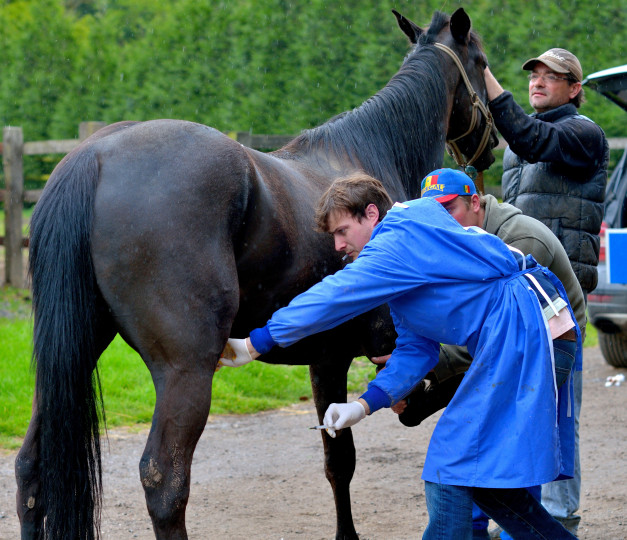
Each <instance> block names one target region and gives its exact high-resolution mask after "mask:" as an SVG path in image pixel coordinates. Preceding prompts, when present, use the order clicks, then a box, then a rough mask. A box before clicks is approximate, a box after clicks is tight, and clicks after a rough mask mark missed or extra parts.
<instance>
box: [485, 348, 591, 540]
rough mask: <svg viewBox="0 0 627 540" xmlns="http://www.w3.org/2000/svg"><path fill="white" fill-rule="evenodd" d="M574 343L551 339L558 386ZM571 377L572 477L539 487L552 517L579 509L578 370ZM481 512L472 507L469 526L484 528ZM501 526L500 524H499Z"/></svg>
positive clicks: (535, 490)
mask: <svg viewBox="0 0 627 540" xmlns="http://www.w3.org/2000/svg"><path fill="white" fill-rule="evenodd" d="M576 352H577V343H576V342H574V341H565V340H563V339H555V340H553V356H554V358H555V382H556V384H557V387H558V388H559V387H561V386H562V385H563V384H564V383H565V382H566V381H567V379H568V375H569V373H570V372H571V369H572V367H573V364H574V363H575V354H576ZM573 380H574V383H575V384H574V386H575V391H574V394H575V395H574V404H575V476H574V478H572V479H571V480H559V481H557V482H551V483H549V484H545V485H544V486H543V487H542V504H543V505H544V506H545V507H546V509H547V510H548V511H549V513H550V514H551V515H552V516H555V517H561V518H567V517H570V516H572V515H573V514H574V512H575V510H577V508H579V486H580V484H581V469H580V467H579V409H580V408H581V387H582V385H581V372H580V371H576V372H574V375H573ZM529 489H530V491H531V492H532V495H533V496H534V497H535V498H536V499H539V497H540V486H534V487H532V488H529ZM487 521H488V520H487V519H486V516H485V514H483V513H482V511H481V509H479V508H478V507H473V528H474V529H476V530H481V529H483V528H487V526H488V523H487ZM501 526H502V525H501ZM510 539H511V536H510V535H509V534H507V532H505V531H504V532H502V533H501V540H510Z"/></svg>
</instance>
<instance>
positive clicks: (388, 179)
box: [284, 68, 451, 199]
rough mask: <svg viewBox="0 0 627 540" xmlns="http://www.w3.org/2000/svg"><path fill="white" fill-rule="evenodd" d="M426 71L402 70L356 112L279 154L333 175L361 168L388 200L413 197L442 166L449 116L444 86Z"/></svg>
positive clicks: (433, 72) (436, 73)
mask: <svg viewBox="0 0 627 540" xmlns="http://www.w3.org/2000/svg"><path fill="white" fill-rule="evenodd" d="M429 69H430V71H429V73H428V74H425V73H422V72H419V71H417V70H416V69H405V70H403V69H401V71H400V72H399V73H398V74H397V75H396V76H395V77H394V78H393V79H392V80H391V81H390V82H389V83H388V84H387V85H386V86H385V88H383V89H382V90H381V91H380V92H378V93H377V94H376V95H375V96H373V97H371V98H369V99H368V100H366V101H365V102H364V103H363V104H362V105H361V106H360V107H358V108H356V109H354V110H352V111H349V112H346V113H344V114H342V115H339V116H338V117H335V118H334V119H332V120H329V121H328V122H326V123H325V124H322V125H321V126H319V127H317V128H314V129H312V130H308V131H306V132H304V133H303V135H301V136H300V137H298V138H297V139H295V141H294V142H293V143H292V144H291V145H288V146H287V147H286V148H285V149H284V150H289V151H290V152H291V153H296V154H299V155H300V156H301V157H305V158H306V159H308V160H313V161H314V162H315V163H316V164H317V165H318V166H321V167H323V168H327V170H329V171H336V172H337V174H338V175H341V174H342V173H345V172H346V171H348V170H351V169H362V170H364V171H365V172H367V173H368V174H370V175H371V176H374V177H375V178H378V179H379V180H381V181H382V182H383V184H384V185H385V186H386V188H388V189H389V190H391V191H392V192H393V193H391V195H392V196H397V197H399V198H408V199H409V198H416V197H417V196H418V195H419V192H420V182H421V181H422V178H423V177H424V176H425V175H426V174H427V173H428V172H430V171H432V170H434V169H437V168H439V167H441V166H442V160H443V156H444V145H445V138H446V133H445V131H446V127H447V125H448V116H449V115H450V103H451V100H450V99H449V98H448V96H447V92H449V91H448V90H447V87H446V86H447V81H446V80H445V78H444V77H443V76H442V75H441V74H440V73H439V71H437V70H436V69H434V68H429ZM438 69H439V70H441V68H438ZM434 79H437V80H434Z"/></svg>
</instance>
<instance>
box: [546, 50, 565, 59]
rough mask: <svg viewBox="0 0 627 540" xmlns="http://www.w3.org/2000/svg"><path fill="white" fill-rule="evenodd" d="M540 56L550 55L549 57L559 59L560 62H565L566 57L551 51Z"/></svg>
mask: <svg viewBox="0 0 627 540" xmlns="http://www.w3.org/2000/svg"><path fill="white" fill-rule="evenodd" d="M542 56H550V57H551V58H555V59H556V60H560V61H561V62H566V58H564V57H563V56H560V55H559V54H556V53H554V52H553V51H547V52H545V53H544V54H543V55H542Z"/></svg>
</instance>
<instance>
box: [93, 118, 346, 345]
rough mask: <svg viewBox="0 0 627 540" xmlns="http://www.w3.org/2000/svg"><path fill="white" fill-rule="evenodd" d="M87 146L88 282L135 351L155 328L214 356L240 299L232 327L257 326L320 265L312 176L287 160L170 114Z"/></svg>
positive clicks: (318, 273) (324, 246) (317, 185)
mask: <svg viewBox="0 0 627 540" xmlns="http://www.w3.org/2000/svg"><path fill="white" fill-rule="evenodd" d="M92 151H93V152H95V154H96V155H97V157H98V161H99V164H100V180H99V184H98V188H97V193H96V197H95V210H94V222H93V228H92V237H91V241H92V254H93V260H94V267H95V271H96V275H97V279H98V285H99V288H100V290H101V291H102V294H103V296H104V297H105V299H106V301H107V303H108V304H109V306H110V307H111V310H112V312H113V314H114V317H115V319H116V320H117V321H118V323H119V325H120V326H121V328H120V331H121V332H122V333H123V335H124V336H125V338H127V340H129V341H130V342H131V343H132V344H133V345H134V346H135V347H136V348H137V349H140V352H142V354H144V352H145V351H141V349H142V347H145V345H143V344H146V343H153V342H154V341H155V338H156V336H160V337H159V339H161V340H163V336H164V335H165V336H174V335H177V336H179V337H178V338H177V340H176V343H173V344H172V348H175V347H179V348H180V346H181V344H182V343H185V344H186V347H188V348H190V347H193V346H194V344H197V345H195V346H196V347H197V348H198V349H199V350H200V349H205V350H207V351H211V352H212V353H215V354H217V353H219V352H220V351H219V350H217V349H218V348H220V347H221V346H222V341H223V339H226V337H228V335H229V332H230V331H231V324H232V323H233V321H234V320H235V316H236V314H237V312H238V310H239V309H240V303H241V302H242V303H244V304H246V305H248V304H251V305H253V304H254V305H255V306H257V307H256V309H255V310H254V312H252V311H250V310H243V311H244V313H245V314H244V316H243V319H242V317H240V319H242V320H243V321H244V322H243V325H244V326H249V325H254V324H262V323H263V322H265V319H266V318H267V316H268V315H269V314H270V313H271V312H272V311H273V310H274V309H276V307H278V306H279V305H281V304H284V303H286V302H287V301H288V300H289V299H290V298H291V297H293V296H294V295H295V294H297V293H298V292H300V291H301V290H303V289H304V288H306V287H308V286H310V285H311V284H313V283H314V282H315V281H317V280H319V279H321V277H323V274H324V272H326V273H328V271H329V270H328V269H327V268H331V267H330V265H328V264H326V263H324V264H322V263H320V261H321V260H322V259H323V258H326V257H328V256H329V255H330V254H332V244H331V242H330V241H329V239H328V238H325V236H324V235H322V234H321V233H317V232H316V231H314V228H313V211H314V205H315V201H316V200H317V199H318V197H319V195H320V193H321V191H322V189H323V187H324V183H323V182H322V183H321V181H320V179H313V180H312V179H311V178H309V177H308V176H307V175H306V174H305V172H306V171H305V172H304V170H303V168H302V167H300V168H299V166H298V165H297V164H295V163H293V162H290V161H289V160H287V161H286V160H281V159H278V158H277V157H275V156H273V155H271V154H263V153H260V152H256V151H254V150H251V149H249V148H246V147H243V146H242V145H241V144H239V143H238V142H236V141H234V140H232V139H230V138H228V137H226V136H225V135H223V134H222V133H220V132H219V131H217V130H215V129H212V128H209V127H207V126H203V125H200V124H194V123H191V122H184V121H175V120H157V121H150V122H144V123H138V124H132V125H125V126H123V127H120V128H119V129H114V130H112V132H111V133H110V134H109V135H107V136H105V137H101V138H99V139H97V140H95V141H93V143H92ZM335 259H337V257H335ZM325 265H326V266H325ZM335 265H336V266H337V262H335ZM323 266H324V268H323ZM331 269H333V268H331ZM249 313H253V315H252V316H248V314H249ZM128 321H134V322H133V323H132V324H129V323H128ZM186 321H193V322H186ZM213 349H216V350H213ZM153 354H154V353H148V356H151V355H153Z"/></svg>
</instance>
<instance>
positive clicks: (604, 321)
mask: <svg viewBox="0 0 627 540" xmlns="http://www.w3.org/2000/svg"><path fill="white" fill-rule="evenodd" d="M583 84H584V85H586V87H588V88H591V89H592V90H595V91H597V92H599V93H601V94H602V95H604V96H605V97H606V98H608V99H609V100H611V101H613V102H614V103H616V104H617V105H618V106H619V107H621V108H623V109H624V110H625V111H627V65H624V66H618V67H615V68H611V69H606V70H604V71H599V72H597V73H593V74H592V75H589V76H588V77H587V78H586V80H585V81H584V82H583ZM626 227H627V149H626V150H625V152H624V153H623V155H622V157H621V159H620V160H619V162H618V164H617V165H616V168H615V169H614V172H613V173H612V176H611V177H610V180H609V182H608V185H607V190H606V193H605V216H604V219H603V224H602V225H601V252H600V256H599V284H598V285H597V288H596V289H595V290H594V291H592V293H591V294H589V295H588V315H589V318H590V322H591V323H592V324H593V325H594V327H595V328H596V329H597V330H598V335H599V346H600V347H601V352H602V353H603V357H604V358H605V360H606V361H607V363H608V364H610V365H612V366H615V367H627V284H621V283H609V281H608V272H607V264H606V263H607V261H606V253H605V248H606V244H605V242H606V239H605V231H606V229H610V228H611V229H621V228H626Z"/></svg>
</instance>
